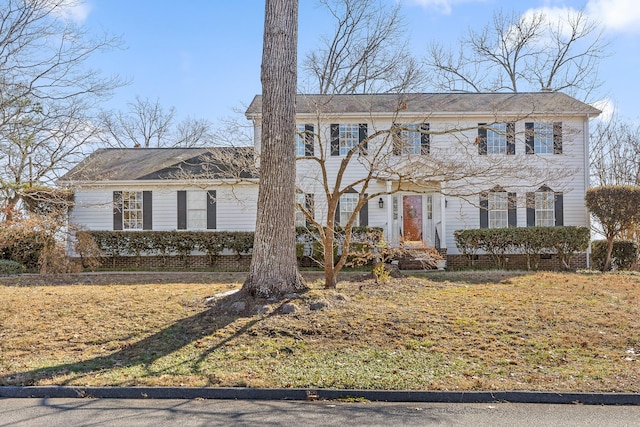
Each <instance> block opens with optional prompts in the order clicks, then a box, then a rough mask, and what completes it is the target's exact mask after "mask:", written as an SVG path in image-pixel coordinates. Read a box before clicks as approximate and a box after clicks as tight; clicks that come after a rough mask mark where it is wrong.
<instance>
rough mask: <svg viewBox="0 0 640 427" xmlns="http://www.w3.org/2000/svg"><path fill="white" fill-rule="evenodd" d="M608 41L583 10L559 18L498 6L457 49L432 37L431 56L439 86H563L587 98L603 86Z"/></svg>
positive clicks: (444, 88) (520, 89) (504, 88)
mask: <svg viewBox="0 0 640 427" xmlns="http://www.w3.org/2000/svg"><path fill="white" fill-rule="evenodd" d="M607 48H608V43H607V42H606V41H605V40H604V39H603V37H602V30H601V29H600V27H599V26H598V25H597V24H596V23H594V22H592V21H590V20H589V18H588V16H587V15H586V14H585V13H584V12H583V11H577V12H568V13H567V15H566V16H564V17H562V18H561V19H560V20H558V21H554V20H553V19H552V18H551V17H549V16H547V15H545V14H544V13H542V12H535V13H530V14H527V15H522V16H520V15H517V14H515V13H512V14H510V15H508V14H505V13H504V12H502V11H499V12H496V13H495V14H494V16H493V19H492V22H491V23H489V24H487V25H485V26H484V27H483V28H482V29H481V30H475V29H469V31H468V33H467V34H466V35H465V36H463V37H462V38H461V39H460V45H459V47H458V49H457V51H456V50H450V49H447V48H446V47H444V46H443V45H442V44H440V43H437V42H435V43H432V44H431V45H430V46H429V48H428V52H427V58H426V60H425V62H426V66H427V69H428V70H430V71H431V75H432V81H431V85H432V86H433V87H434V88H435V89H436V90H438V91H462V92H498V91H510V92H523V91H537V90H554V91H563V92H566V93H567V94H569V95H572V96H574V97H577V98H579V99H583V100H587V99H589V98H590V97H591V96H593V92H594V90H596V89H597V88H598V87H599V86H600V82H599V81H598V79H597V76H598V73H597V69H598V65H599V63H600V60H601V59H603V58H604V57H606V56H607V54H608V53H607Z"/></svg>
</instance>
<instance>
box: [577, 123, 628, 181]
mask: <svg viewBox="0 0 640 427" xmlns="http://www.w3.org/2000/svg"><path fill="white" fill-rule="evenodd" d="M589 156H590V171H591V181H592V185H594V186H605V185H635V186H638V185H640V125H637V124H636V125H634V124H632V123H630V122H625V121H622V120H620V119H619V118H617V117H614V118H613V119H612V120H609V121H599V122H598V123H597V125H596V126H594V128H593V131H592V133H591V147H590V150H589Z"/></svg>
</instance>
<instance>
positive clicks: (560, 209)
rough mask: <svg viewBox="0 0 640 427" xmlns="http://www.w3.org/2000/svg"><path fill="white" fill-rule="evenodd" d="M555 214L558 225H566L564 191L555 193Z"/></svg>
mask: <svg viewBox="0 0 640 427" xmlns="http://www.w3.org/2000/svg"><path fill="white" fill-rule="evenodd" d="M555 196H556V198H555V206H554V210H555V215H556V227H560V226H563V225H564V206H563V204H564V200H563V199H564V197H563V195H562V193H556V194H555Z"/></svg>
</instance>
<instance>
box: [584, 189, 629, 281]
mask: <svg viewBox="0 0 640 427" xmlns="http://www.w3.org/2000/svg"><path fill="white" fill-rule="evenodd" d="M584 199H585V204H586V205H587V208H589V210H590V211H591V213H592V214H593V215H594V216H595V217H596V218H597V219H598V221H599V222H600V225H602V228H603V230H604V236H605V238H606V239H607V243H608V245H607V248H606V252H605V259H604V263H603V265H602V270H603V271H604V270H609V269H610V267H611V266H610V264H611V259H612V251H613V241H614V239H616V237H618V236H619V235H620V233H622V232H624V231H626V230H629V229H631V228H633V227H634V226H637V225H638V224H640V187H633V186H630V185H609V186H602V187H596V188H590V189H589V190H587V194H586V195H585V198H584Z"/></svg>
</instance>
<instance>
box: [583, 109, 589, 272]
mask: <svg viewBox="0 0 640 427" xmlns="http://www.w3.org/2000/svg"><path fill="white" fill-rule="evenodd" d="M582 127H583V135H584V191H585V194H586V192H587V190H588V189H589V184H590V183H589V178H590V176H589V115H587V116H585V119H584V121H583V123H582ZM584 210H585V212H586V218H587V228H588V229H589V247H587V252H586V257H587V260H586V261H587V268H588V269H590V268H591V217H590V215H589V209H587V206H586V204H585V207H584Z"/></svg>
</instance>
